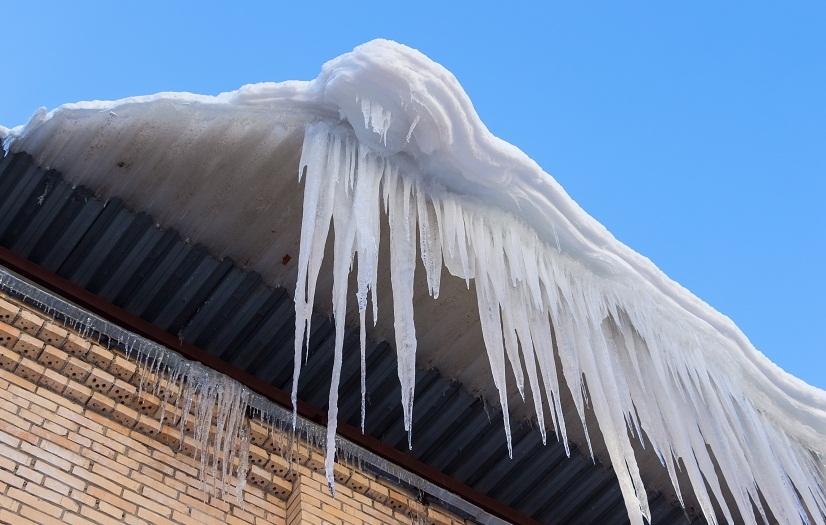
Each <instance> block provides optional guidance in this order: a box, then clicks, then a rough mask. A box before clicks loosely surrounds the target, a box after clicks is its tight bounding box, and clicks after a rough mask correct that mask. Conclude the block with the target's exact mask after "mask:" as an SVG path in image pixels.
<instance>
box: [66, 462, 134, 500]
mask: <svg viewBox="0 0 826 525" xmlns="http://www.w3.org/2000/svg"><path fill="white" fill-rule="evenodd" d="M72 474H74V475H75V476H77V477H79V478H81V479H84V480H86V481H88V482H89V483H92V484H93V485H97V486H98V487H100V488H103V489H106V490H107V491H109V492H111V493H112V494H115V495H120V493H121V491H122V490H123V488H122V487H121V486H120V485H118V484H117V483H115V482H113V481H110V480H109V479H108V478H107V477H104V476H101V475H99V474H95V473H93V472H90V471H88V470H86V469H85V468H82V467H73V468H72Z"/></svg>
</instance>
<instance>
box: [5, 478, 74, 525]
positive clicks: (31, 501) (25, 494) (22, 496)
mask: <svg viewBox="0 0 826 525" xmlns="http://www.w3.org/2000/svg"><path fill="white" fill-rule="evenodd" d="M36 488H37V487H36V485H35V486H28V485H27V486H26V487H25V490H23V489H18V488H15V487H10V488H9V491H8V494H7V495H8V496H9V497H10V498H12V499H16V500H17V501H19V502H20V503H23V504H25V505H32V506H36V507H37V508H38V509H40V510H41V511H42V512H44V513H46V514H47V515H49V516H53V517H55V518H59V517H60V515H61V514H63V509H61V508H60V507H58V506H57V505H53V504H51V503H48V502H47V501H44V500H43V499H42V498H39V497H38V496H37V494H36V493H35V492H33V490H36ZM43 490H47V489H43ZM21 514H22V512H21ZM38 522H39V523H45V522H44V521H40V520H38Z"/></svg>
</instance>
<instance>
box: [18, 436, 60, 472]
mask: <svg viewBox="0 0 826 525" xmlns="http://www.w3.org/2000/svg"><path fill="white" fill-rule="evenodd" d="M20 450H21V451H22V452H25V453H26V454H29V455H30V456H32V457H34V458H37V459H41V460H43V461H45V462H46V463H49V464H51V465H54V466H55V467H57V468H59V469H61V470H66V471H68V470H69V469H70V468H72V464H71V463H70V462H69V461H67V460H66V459H64V458H62V457H60V456H58V455H56V454H52V453H51V452H48V451H47V450H46V449H44V448H43V447H40V446H36V445H32V444H30V443H23V444H21V446H20ZM35 468H36V469H37V467H35ZM37 470H39V469H37Z"/></svg>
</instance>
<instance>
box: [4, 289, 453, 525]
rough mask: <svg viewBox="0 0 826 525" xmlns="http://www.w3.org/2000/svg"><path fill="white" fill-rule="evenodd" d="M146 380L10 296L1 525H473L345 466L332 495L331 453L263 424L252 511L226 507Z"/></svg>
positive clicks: (251, 477)
mask: <svg viewBox="0 0 826 525" xmlns="http://www.w3.org/2000/svg"><path fill="white" fill-rule="evenodd" d="M138 372H139V370H138V367H137V366H136V364H135V363H134V362H131V361H129V360H127V359H126V358H125V357H124V356H122V355H119V354H118V353H117V352H112V351H110V350H107V349H106V348H103V347H102V346H100V345H97V344H95V343H93V342H91V341H89V340H86V339H84V338H83V337H81V336H80V335H78V334H76V333H73V332H71V331H69V330H66V329H65V328H64V327H63V326H62V325H61V324H58V323H56V322H54V321H53V320H51V319H47V318H45V317H43V316H41V315H40V314H39V313H36V312H35V311H33V310H32V309H30V308H28V307H26V306H21V304H20V303H17V302H15V301H13V300H12V299H10V298H8V297H5V296H4V297H2V298H0V523H4V524H5V523H8V524H23V525H29V524H38V525H49V524H57V523H70V524H79V525H87V524H88V525H91V524H97V525H109V524H117V523H127V524H158V525H166V524H182V525H196V524H198V525H200V524H224V523H228V524H236V525H247V524H254V525H259V524H265V523H266V524H276V525H280V524H291V525H293V524H298V523H314V524H322V523H332V524H341V525H344V524H353V525H360V524H381V523H394V524H395V523H410V524H412V523H432V524H445V525H447V524H458V523H463V522H462V521H461V520H460V519H459V518H457V517H455V516H453V515H451V514H450V513H448V512H446V511H444V510H442V509H439V508H437V507H435V506H433V505H428V506H425V505H422V504H420V503H419V502H417V501H416V500H415V498H413V497H412V496H411V495H410V494H408V493H406V492H405V491H404V490H402V489H401V488H399V487H396V486H393V485H392V484H390V483H387V482H385V481H384V480H379V479H376V478H375V477H372V476H370V475H369V474H367V473H365V472H362V471H359V470H357V469H355V468H353V467H351V466H348V465H343V464H338V465H336V479H337V481H338V485H337V495H336V497H333V496H332V495H331V494H330V492H329V490H328V489H327V487H326V480H325V478H324V474H323V455H322V452H321V451H320V450H317V449H314V448H313V447H310V446H309V445H307V444H305V443H295V442H294V441H292V440H290V439H289V436H286V435H283V434H280V433H278V432H274V431H273V430H271V429H270V428H268V427H267V426H265V425H263V424H261V423H260V422H258V421H257V420H250V421H248V424H249V428H250V432H251V436H252V444H251V446H250V470H249V474H248V476H247V485H246V487H245V489H244V493H243V502H242V503H240V504H239V502H238V501H237V500H236V498H235V495H234V490H230V492H231V493H232V494H231V495H230V494H228V495H226V496H224V497H221V495H220V494H218V493H217V491H210V490H209V484H210V482H209V481H207V485H208V486H207V487H205V486H204V483H203V482H202V481H201V478H200V476H199V463H198V462H196V461H195V460H194V459H192V455H191V453H192V452H193V450H194V449H193V446H194V441H193V440H192V439H191V438H187V439H185V440H184V443H183V444H181V443H180V431H179V430H178V428H177V427H171V426H170V425H169V424H167V423H164V424H163V425H161V424H160V423H159V421H158V412H159V410H161V406H162V404H163V403H164V402H163V401H162V400H161V399H159V398H158V397H156V396H154V395H152V394H150V393H147V391H151V390H152V388H149V387H148V386H147V385H144V389H143V390H140V388H139V381H140V379H139V376H140V374H139V373H138ZM155 380H160V378H155ZM150 383H153V384H154V381H153V380H152V379H151V378H150ZM162 384H163V383H162ZM139 394H140V395H139ZM164 410H166V411H167V412H166V413H167V415H168V417H169V415H171V414H174V413H175V407H174V406H170V405H168V404H167V406H166V407H165V408H164ZM167 422H168V420H167ZM288 458H289V460H288ZM290 461H291V462H292V463H290ZM212 492H215V493H212Z"/></svg>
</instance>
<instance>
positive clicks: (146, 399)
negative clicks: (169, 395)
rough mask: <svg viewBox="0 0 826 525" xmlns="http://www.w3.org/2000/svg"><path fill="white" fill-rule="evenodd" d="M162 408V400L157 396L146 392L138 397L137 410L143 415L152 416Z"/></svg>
mask: <svg viewBox="0 0 826 525" xmlns="http://www.w3.org/2000/svg"><path fill="white" fill-rule="evenodd" d="M160 406H161V400H160V399H158V397H157V396H155V395H154V394H150V393H148V392H146V391H144V392H143V393H141V395H140V396H138V399H137V406H136V407H135V408H136V409H137V410H138V412H141V413H142V414H147V415H150V414H154V413H156V412H157V411H158V408H159V407H160Z"/></svg>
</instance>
